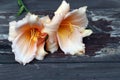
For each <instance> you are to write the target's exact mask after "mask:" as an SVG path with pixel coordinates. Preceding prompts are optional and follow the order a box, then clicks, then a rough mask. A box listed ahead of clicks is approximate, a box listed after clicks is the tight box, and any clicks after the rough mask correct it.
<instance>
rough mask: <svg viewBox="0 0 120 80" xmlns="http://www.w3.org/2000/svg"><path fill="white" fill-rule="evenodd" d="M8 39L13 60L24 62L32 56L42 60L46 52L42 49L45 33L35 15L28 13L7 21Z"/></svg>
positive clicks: (27, 61)
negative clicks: (21, 17) (20, 17)
mask: <svg viewBox="0 0 120 80" xmlns="http://www.w3.org/2000/svg"><path fill="white" fill-rule="evenodd" d="M9 27H10V28H9V37H8V40H9V41H11V42H12V51H13V52H14V54H15V60H16V61H18V62H19V63H22V64H24V65H25V64H26V63H29V62H30V61H32V60H33V59H34V58H36V59H38V60H42V59H43V58H44V56H45V55H46V54H47V52H46V51H45V50H44V45H45V40H46V37H47V34H46V33H44V32H43V31H42V30H43V29H44V26H43V24H42V23H41V21H40V19H39V17H38V16H37V15H34V14H31V13H28V14H27V15H26V16H25V18H23V19H22V20H19V21H17V22H16V21H12V22H10V23H9Z"/></svg>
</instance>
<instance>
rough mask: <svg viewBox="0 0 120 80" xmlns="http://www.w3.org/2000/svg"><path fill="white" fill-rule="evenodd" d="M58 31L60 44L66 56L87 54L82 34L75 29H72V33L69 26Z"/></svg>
mask: <svg viewBox="0 0 120 80" xmlns="http://www.w3.org/2000/svg"><path fill="white" fill-rule="evenodd" d="M62 27H65V28H66V29H65V28H61V29H59V30H58V35H57V37H58V43H59V46H60V48H61V50H62V51H63V52H64V53H65V54H71V55H75V54H77V55H81V54H84V53H85V45H84V44H83V42H82V34H81V33H80V32H79V30H78V29H77V28H75V27H72V29H73V31H70V29H69V27H68V26H62Z"/></svg>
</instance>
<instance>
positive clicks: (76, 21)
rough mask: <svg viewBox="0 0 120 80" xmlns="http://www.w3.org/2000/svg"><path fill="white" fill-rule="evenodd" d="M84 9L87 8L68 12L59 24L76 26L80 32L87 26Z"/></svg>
mask: <svg viewBox="0 0 120 80" xmlns="http://www.w3.org/2000/svg"><path fill="white" fill-rule="evenodd" d="M86 8H87V7H86V6H84V7H81V8H79V9H75V10H73V11H71V12H69V13H68V14H67V15H66V16H65V19H64V20H63V21H62V23H61V24H67V23H68V24H69V23H71V24H72V25H75V26H78V27H79V29H80V30H81V31H82V30H83V29H85V28H86V26H87V25H88V19H87V16H86Z"/></svg>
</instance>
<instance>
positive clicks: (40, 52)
mask: <svg viewBox="0 0 120 80" xmlns="http://www.w3.org/2000/svg"><path fill="white" fill-rule="evenodd" d="M44 46H45V42H44V43H42V44H41V45H39V46H38V48H37V53H36V56H35V57H36V59H37V60H43V59H44V57H45V55H46V54H48V53H47V52H46V51H45V49H44Z"/></svg>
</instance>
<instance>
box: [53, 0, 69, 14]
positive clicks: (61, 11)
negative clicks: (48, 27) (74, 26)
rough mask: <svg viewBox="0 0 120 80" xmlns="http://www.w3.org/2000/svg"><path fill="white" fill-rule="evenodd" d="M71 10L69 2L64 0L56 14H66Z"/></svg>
mask: <svg viewBox="0 0 120 80" xmlns="http://www.w3.org/2000/svg"><path fill="white" fill-rule="evenodd" d="M69 10H70V5H69V3H67V2H66V1H65V0H63V1H62V3H61V5H60V6H59V8H58V9H57V10H56V11H55V14H61V15H64V16H65V15H66V14H67V13H68V11H69Z"/></svg>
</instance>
